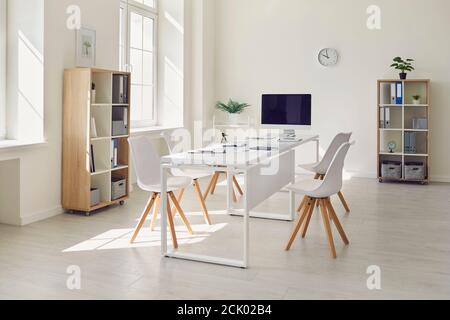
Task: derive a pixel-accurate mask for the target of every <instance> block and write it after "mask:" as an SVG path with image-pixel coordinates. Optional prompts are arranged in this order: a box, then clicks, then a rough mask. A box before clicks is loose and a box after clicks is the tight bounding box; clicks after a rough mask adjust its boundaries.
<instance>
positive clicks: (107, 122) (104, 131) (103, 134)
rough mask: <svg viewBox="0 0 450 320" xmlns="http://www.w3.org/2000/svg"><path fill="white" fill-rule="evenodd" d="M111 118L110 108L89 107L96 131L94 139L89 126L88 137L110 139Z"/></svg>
mask: <svg viewBox="0 0 450 320" xmlns="http://www.w3.org/2000/svg"><path fill="white" fill-rule="evenodd" d="M111 117H112V115H111V108H108V107H106V108H104V107H99V106H91V119H92V118H93V119H94V121H95V127H96V129H97V136H96V137H95V136H93V132H92V129H93V128H92V126H91V130H90V131H91V132H90V135H91V138H92V139H96V138H97V139H99V138H100V139H101V138H108V137H111ZM91 121H92V120H91Z"/></svg>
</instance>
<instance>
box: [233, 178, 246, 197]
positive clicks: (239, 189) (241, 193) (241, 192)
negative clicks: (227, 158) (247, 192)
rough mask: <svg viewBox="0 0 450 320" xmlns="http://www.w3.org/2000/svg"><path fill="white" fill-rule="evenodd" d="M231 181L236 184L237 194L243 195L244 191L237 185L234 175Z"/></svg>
mask: <svg viewBox="0 0 450 320" xmlns="http://www.w3.org/2000/svg"><path fill="white" fill-rule="evenodd" d="M233 183H234V185H235V186H236V189H237V191H238V192H239V194H240V195H241V196H243V195H244V192H243V191H242V188H241V186H240V185H239V182H238V181H237V178H236V176H233Z"/></svg>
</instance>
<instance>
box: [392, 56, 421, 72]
mask: <svg viewBox="0 0 450 320" xmlns="http://www.w3.org/2000/svg"><path fill="white" fill-rule="evenodd" d="M412 62H414V59H406V60H403V59H402V58H401V57H395V58H394V63H393V64H392V65H391V68H395V69H396V70H401V71H402V72H405V71H408V72H411V71H413V70H416V69H415V68H414V67H413V66H412Z"/></svg>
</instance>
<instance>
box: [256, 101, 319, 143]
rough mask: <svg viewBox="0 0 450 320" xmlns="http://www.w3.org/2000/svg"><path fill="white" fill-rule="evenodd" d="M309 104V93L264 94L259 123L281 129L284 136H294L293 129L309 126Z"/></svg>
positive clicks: (307, 127) (310, 112)
mask: <svg viewBox="0 0 450 320" xmlns="http://www.w3.org/2000/svg"><path fill="white" fill-rule="evenodd" d="M311 106H312V96H311V95H310V94H264V95H263V96H262V104H261V107H262V111H261V125H262V127H263V128H274V129H282V130H284V135H285V136H295V130H301V129H310V128H311V124H312V117H311V114H312V110H311V109H312V107H311Z"/></svg>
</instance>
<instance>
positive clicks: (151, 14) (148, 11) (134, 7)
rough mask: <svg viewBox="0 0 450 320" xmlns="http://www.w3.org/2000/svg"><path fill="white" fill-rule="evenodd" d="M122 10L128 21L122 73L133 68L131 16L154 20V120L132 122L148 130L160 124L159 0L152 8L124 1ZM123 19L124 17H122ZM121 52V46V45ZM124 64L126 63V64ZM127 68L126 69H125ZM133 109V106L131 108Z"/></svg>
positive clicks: (127, 0)
mask: <svg viewBox="0 0 450 320" xmlns="http://www.w3.org/2000/svg"><path fill="white" fill-rule="evenodd" d="M120 8H121V9H123V10H125V17H126V21H123V23H125V25H126V29H127V30H126V31H127V32H126V39H125V41H124V45H125V53H124V54H125V56H124V57H123V59H124V61H119V64H120V66H121V67H122V69H125V70H122V71H131V72H132V69H133V68H132V66H131V64H130V30H131V28H130V15H131V13H132V12H136V13H138V14H141V15H143V16H146V17H148V18H151V19H153V21H154V24H153V41H154V44H155V46H154V49H153V119H152V120H141V121H136V120H134V121H132V127H133V128H147V127H154V126H156V125H157V124H158V108H157V101H158V0H155V7H154V8H151V7H148V6H146V5H144V4H142V3H139V2H136V1H134V0H122V1H121V2H120ZM120 18H122V17H120ZM120 35H121V36H122V30H120ZM119 50H120V44H119ZM122 62H125V63H124V64H123V63H122ZM123 66H125V68H123ZM131 83H133V76H132V77H131ZM132 95H133V92H131V101H132V100H133V96H132ZM131 107H132V106H131Z"/></svg>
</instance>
